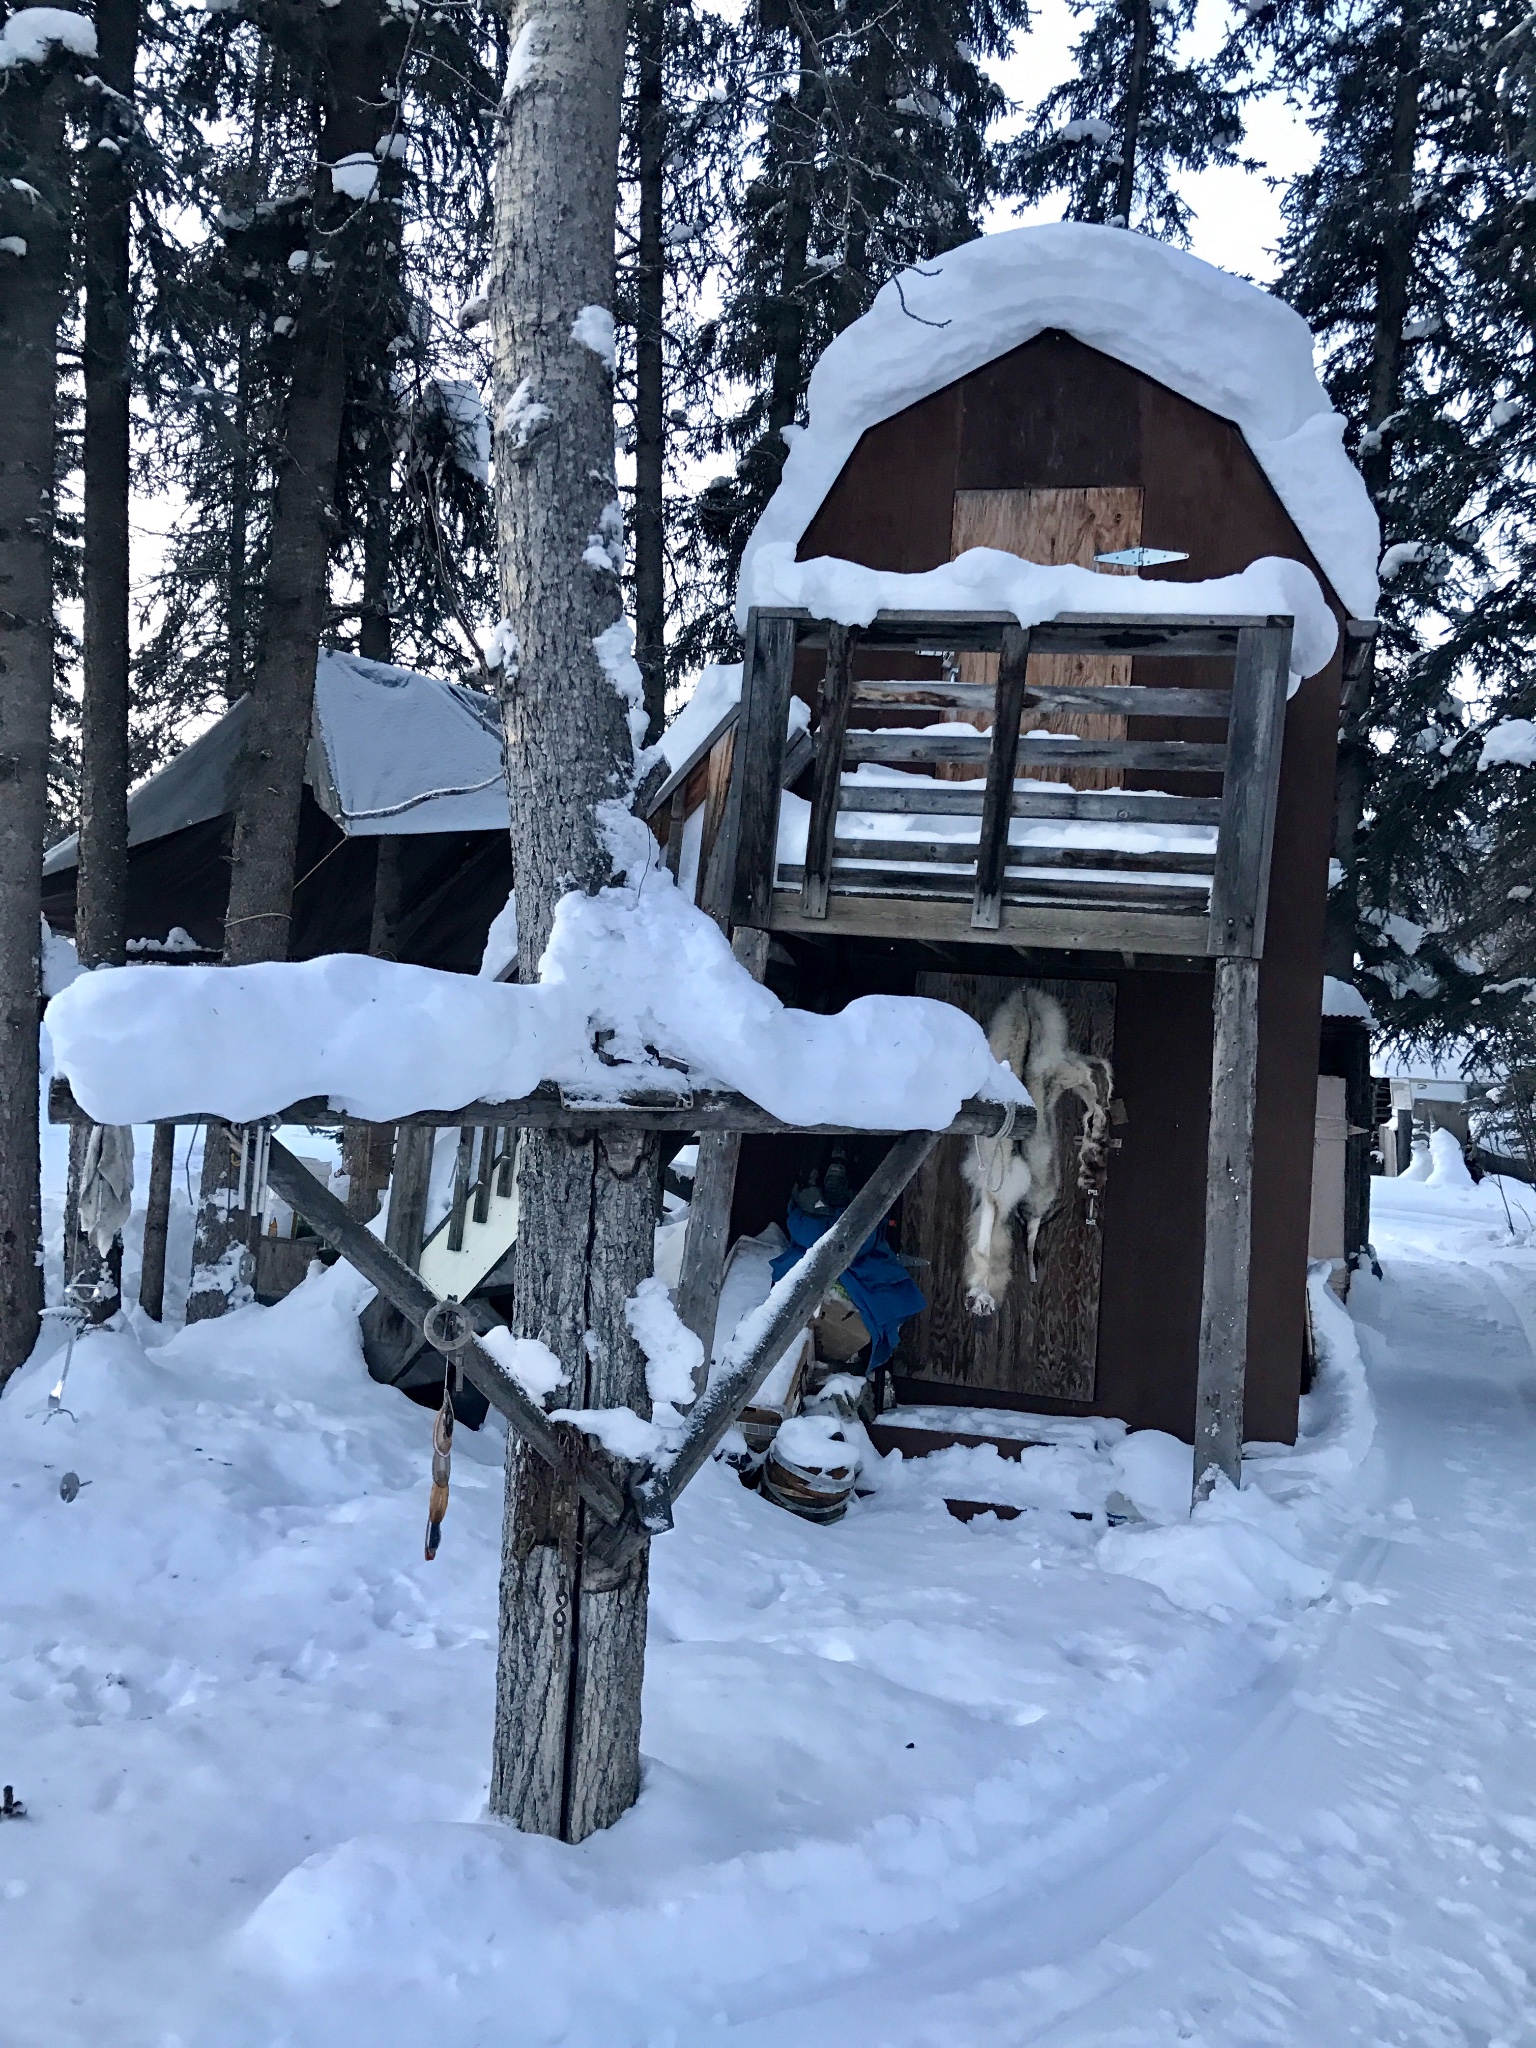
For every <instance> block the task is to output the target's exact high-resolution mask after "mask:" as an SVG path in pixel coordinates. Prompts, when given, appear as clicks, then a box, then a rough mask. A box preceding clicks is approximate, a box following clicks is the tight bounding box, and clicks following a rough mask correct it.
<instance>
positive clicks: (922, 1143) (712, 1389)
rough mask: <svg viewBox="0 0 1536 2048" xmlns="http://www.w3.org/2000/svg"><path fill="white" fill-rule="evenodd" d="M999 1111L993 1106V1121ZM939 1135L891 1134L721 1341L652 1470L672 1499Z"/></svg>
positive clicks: (1000, 1115) (711, 1450)
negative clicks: (714, 1365)
mask: <svg viewBox="0 0 1536 2048" xmlns="http://www.w3.org/2000/svg"><path fill="white" fill-rule="evenodd" d="M1032 1114H1033V1112H1031V1115H1032ZM1003 1115H1004V1112H1003V1111H1002V1110H1001V1109H999V1111H998V1121H999V1123H1001V1122H1002V1120H1003ZM941 1136H942V1133H941V1132H939V1131H909V1132H908V1133H907V1134H906V1136H905V1137H904V1138H898V1139H897V1141H896V1143H895V1144H894V1145H893V1146H892V1147H891V1149H890V1151H889V1152H887V1153H886V1155H885V1157H884V1158H883V1159H882V1160H881V1162H880V1164H879V1165H878V1166H877V1167H876V1168H875V1170H874V1172H873V1173H872V1174H871V1175H870V1177H869V1179H868V1180H867V1181H866V1182H865V1183H864V1185H863V1187H861V1188H860V1189H859V1192H858V1193H857V1194H856V1195H855V1196H854V1198H853V1200H852V1201H851V1202H850V1203H849V1204H848V1206H847V1208H846V1209H845V1210H844V1211H843V1213H842V1215H841V1216H839V1217H838V1219H837V1221H836V1222H835V1223H834V1224H833V1225H832V1228H831V1229H830V1230H829V1231H828V1232H827V1233H826V1235H825V1236H824V1237H820V1238H818V1239H817V1241H816V1243H815V1244H813V1245H812V1246H811V1249H810V1250H809V1251H808V1252H807V1253H806V1254H805V1257H804V1258H803V1259H801V1260H800V1261H799V1262H798V1264H796V1265H794V1266H792V1267H791V1268H790V1270H789V1271H788V1272H787V1273H786V1274H785V1275H784V1278H783V1279H782V1280H780V1281H779V1282H778V1284H777V1285H776V1286H775V1287H774V1289H773V1291H772V1293H771V1294H770V1295H769V1296H768V1299H767V1300H766V1301H765V1302H764V1303H763V1306H762V1308H761V1309H759V1310H758V1311H757V1313H756V1315H755V1316H754V1318H753V1322H754V1324H755V1325H756V1334H755V1336H754V1337H753V1338H752V1339H751V1341H750V1342H749V1344H748V1345H747V1346H746V1347H745V1348H743V1349H740V1350H738V1348H737V1344H736V1341H735V1340H733V1341H732V1342H731V1343H730V1344H728V1345H727V1346H726V1349H725V1351H724V1353H723V1354H722V1356H721V1360H720V1369H719V1371H718V1372H717V1373H716V1374H715V1376H714V1378H713V1379H712V1380H711V1382H710V1384H709V1387H708V1388H707V1390H706V1391H705V1392H704V1393H703V1394H701V1395H700V1396H699V1398H698V1400H697V1401H695V1403H694V1404H693V1406H692V1408H691V1409H690V1410H689V1411H688V1432H687V1434H686V1436H685V1437H684V1438H683V1441H682V1444H681V1446H680V1447H679V1449H678V1450H677V1452H676V1454H675V1455H674V1457H673V1458H672V1459H671V1460H670V1462H669V1463H667V1464H666V1465H664V1466H662V1467H660V1468H659V1470H658V1472H657V1475H656V1476H657V1478H658V1479H659V1480H660V1481H661V1482H663V1484H664V1486H665V1488H666V1491H667V1493H668V1494H669V1495H670V1497H671V1498H672V1499H674V1500H675V1499H676V1497H677V1495H678V1494H680V1493H681V1492H682V1490H683V1488H684V1487H685V1486H686V1485H687V1484H688V1482H689V1480H690V1479H692V1477H693V1476H694V1474H695V1473H696V1472H697V1471H698V1470H699V1468H700V1467H701V1466H702V1465H704V1464H705V1463H707V1462H708V1460H709V1458H710V1457H711V1456H712V1455H713V1454H714V1451H715V1448H716V1446H717V1445H718V1444H719V1442H720V1439H721V1438H722V1437H723V1436H724V1435H725V1433H726V1431H727V1430H728V1429H729V1428H730V1427H731V1425H732V1423H734V1422H735V1420H736V1418H737V1416H738V1415H740V1413H741V1411H742V1409H743V1408H745V1407H746V1405H747V1403H748V1402H749V1401H750V1400H751V1399H752V1396H753V1395H754V1394H755V1393H756V1392H757V1390H758V1388H759V1387H760V1386H761V1385H762V1383H763V1381H764V1380H765V1379H767V1377H768V1374H769V1373H770V1371H771V1370H772V1369H773V1366H774V1364H775V1362H776V1361H777V1360H778V1358H779V1357H780V1356H781V1355H782V1353H783V1351H784V1347H785V1346H786V1345H787V1344H788V1343H789V1341H790V1339H791V1338H792V1337H793V1336H794V1334H795V1332H796V1331H797V1330H799V1329H801V1328H803V1327H804V1325H805V1323H806V1322H807V1321H808V1320H809V1319H810V1317H811V1316H812V1315H814V1314H815V1312H816V1310H817V1309H818V1308H819V1307H820V1305H821V1303H822V1301H823V1300H824V1299H825V1297H826V1295H827V1292H828V1290H829V1289H830V1288H831V1287H832V1285H833V1283H834V1282H835V1281H837V1280H838V1279H840V1278H841V1276H842V1274H843V1273H844V1272H845V1271H846V1270H847V1268H848V1267H849V1266H851V1265H852V1264H853V1261H854V1260H855V1259H856V1258H857V1257H858V1255H859V1251H860V1249H861V1248H862V1246H863V1244H864V1241H865V1239H866V1238H867V1237H868V1236H869V1235H870V1233H871V1232H872V1231H874V1230H876V1229H878V1228H879V1226H880V1224H881V1223H882V1222H883V1221H884V1219H885V1217H886V1216H887V1215H888V1214H889V1213H890V1209H891V1205H892V1203H894V1202H895V1200H896V1198H897V1196H898V1195H899V1194H900V1193H901V1191H902V1189H903V1188H904V1187H905V1186H906V1185H907V1183H908V1181H910V1180H911V1179H912V1177H913V1175H914V1174H915V1173H916V1172H917V1170H918V1168H919V1167H920V1166H921V1165H922V1163H923V1161H924V1160H925V1159H926V1158H927V1157H928V1154H929V1153H930V1152H931V1151H932V1150H933V1148H934V1146H935V1145H936V1144H937V1143H938V1142H939V1139H940V1137H941Z"/></svg>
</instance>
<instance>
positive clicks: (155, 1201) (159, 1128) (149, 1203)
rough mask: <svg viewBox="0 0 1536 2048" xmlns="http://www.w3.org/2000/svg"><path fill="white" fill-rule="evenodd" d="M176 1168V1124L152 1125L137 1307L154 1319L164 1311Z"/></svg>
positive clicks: (157, 1320)
mask: <svg viewBox="0 0 1536 2048" xmlns="http://www.w3.org/2000/svg"><path fill="white" fill-rule="evenodd" d="M175 1170H176V1126H175V1125H174V1124H156V1125H155V1145H154V1151H153V1152H152V1153H151V1154H150V1162H149V1194H148V1197H147V1199H146V1201H145V1205H144V1250H143V1254H142V1256H141V1257H140V1259H139V1307H140V1308H141V1309H143V1311H144V1313H145V1315H147V1316H153V1317H154V1319H155V1321H156V1322H157V1323H158V1322H159V1321H160V1319H161V1317H162V1316H163V1315H164V1314H165V1245H166V1239H167V1238H168V1236H169V1235H170V1227H171V1181H172V1178H173V1177H174V1174H175Z"/></svg>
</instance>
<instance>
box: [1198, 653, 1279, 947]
mask: <svg viewBox="0 0 1536 2048" xmlns="http://www.w3.org/2000/svg"><path fill="white" fill-rule="evenodd" d="M1290 666H1291V628H1290V624H1289V622H1288V621H1283V622H1282V623H1280V624H1279V625H1267V626H1245V627H1243V629H1242V631H1241V632H1240V633H1239V634H1238V636H1237V665H1236V668H1235V670H1234V672H1233V677H1232V722H1231V724H1230V726H1229V727H1228V729H1227V765H1226V779H1225V781H1224V782H1223V784H1222V792H1221V828H1220V831H1219V833H1218V834H1217V840H1216V871H1215V874H1214V875H1213V877H1212V880H1211V928H1210V941H1209V946H1210V951H1211V952H1212V953H1215V954H1217V955H1218V956H1219V957H1221V958H1231V957H1233V956H1238V957H1246V958H1253V959H1257V957H1258V956H1259V954H1260V953H1262V952H1263V950H1264V912H1265V908H1266V903H1267V899H1268V896H1269V856H1270V850H1271V848H1272V847H1273V845H1274V839H1275V803H1276V799H1277V797H1278V794H1279V789H1280V750H1281V745H1282V742H1283V740H1284V738H1285V702H1286V698H1285V691H1286V684H1287V682H1288V680H1289V676H1290Z"/></svg>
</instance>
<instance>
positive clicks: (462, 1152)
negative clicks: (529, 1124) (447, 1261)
mask: <svg viewBox="0 0 1536 2048" xmlns="http://www.w3.org/2000/svg"><path fill="white" fill-rule="evenodd" d="M474 1150H475V1127H474V1125H473V1124H466V1125H465V1126H464V1128H463V1129H462V1130H461V1131H460V1132H459V1149H458V1152H457V1154H456V1155H455V1157H454V1162H453V1207H452V1208H451V1209H450V1210H449V1212H448V1249H449V1251H451V1252H457V1251H462V1250H463V1248H464V1214H465V1210H466V1208H467V1206H468V1203H469V1169H470V1165H471V1162H472V1160H473V1157H474Z"/></svg>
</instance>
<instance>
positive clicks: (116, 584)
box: [65, 0, 139, 1321]
mask: <svg viewBox="0 0 1536 2048" xmlns="http://www.w3.org/2000/svg"><path fill="white" fill-rule="evenodd" d="M96 41H97V55H96V71H97V74H98V76H99V77H100V78H101V79H102V80H103V81H104V83H105V84H106V85H107V86H109V87H110V88H111V91H110V92H98V93H96V94H95V96H94V99H93V102H92V121H91V131H90V144H91V146H90V147H89V148H88V149H87V150H86V153H85V181H84V182H85V192H84V198H85V205H84V208H83V213H82V219H81V224H80V241H81V251H82V255H83V258H84V270H85V348H84V361H83V369H84V384H85V437H84V469H85V493H84V496H85V535H84V538H85V548H84V556H83V561H82V596H83V599H84V603H83V607H82V609H83V613H84V628H85V630H84V636H83V641H84V656H85V659H84V681H83V687H82V690H81V698H80V864H79V870H78V875H77V882H76V890H75V950H76V951H77V953H78V954H79V956H80V964H81V966H82V967H120V966H122V964H123V962H124V961H125V960H126V958H127V957H128V956H127V952H126V945H127V939H128V929H127V920H128V574H129V563H128V446H129V410H128V408H129V390H130V379H131V374H132V371H131V362H132V335H133V308H132V304H131V302H130V298H129V246H128V243H129V229H130V208H131V205H132V190H133V181H132V176H131V174H130V170H129V159H128V157H127V155H126V153H125V152H126V151H127V150H128V149H130V148H131V147H132V143H133V133H134V119H133V83H134V80H133V74H134V68H135V66H136V64H137V62H138V51H139V7H138V0H97V4H96ZM88 1136H89V1132H88V1130H87V1129H86V1128H85V1127H84V1126H81V1127H78V1128H76V1129H75V1130H73V1131H72V1132H71V1133H70V1175H69V1193H68V1199H67V1202H66V1204H65V1216H66V1226H67V1227H66V1245H65V1269H66V1271H67V1272H68V1273H70V1274H71V1275H73V1276H74V1277H77V1278H78V1277H82V1276H83V1275H84V1274H85V1273H86V1272H87V1271H90V1272H92V1273H93V1274H95V1275H97V1276H100V1275H101V1274H103V1273H118V1274H120V1273H121V1271H122V1240H121V1238H119V1239H118V1240H117V1242H116V1244H115V1245H114V1246H113V1247H112V1249H111V1251H109V1252H108V1254H107V1255H106V1256H105V1257H103V1255H102V1254H101V1253H100V1252H99V1251H98V1249H97V1247H96V1245H95V1244H94V1242H93V1241H92V1240H90V1239H88V1238H86V1237H83V1236H82V1235H81V1234H80V1231H79V1229H78V1226H77V1224H76V1220H75V1212H76V1204H77V1202H78V1200H79V1191H80V1171H81V1166H82V1164H83V1159H84V1148H85V1142H86V1139H87V1137H88ZM114 1253H115V1257H114V1256H113V1254H114ZM116 1306H117V1302H116V1298H115V1297H114V1299H113V1300H112V1301H110V1302H104V1303H101V1304H100V1305H99V1307H98V1308H97V1309H96V1310H93V1312H92V1314H93V1320H95V1321H105V1320H106V1319H107V1317H108V1316H109V1315H110V1314H111V1313H112V1311H113V1310H114V1309H115V1308H116Z"/></svg>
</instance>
